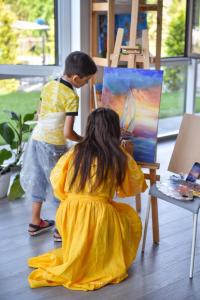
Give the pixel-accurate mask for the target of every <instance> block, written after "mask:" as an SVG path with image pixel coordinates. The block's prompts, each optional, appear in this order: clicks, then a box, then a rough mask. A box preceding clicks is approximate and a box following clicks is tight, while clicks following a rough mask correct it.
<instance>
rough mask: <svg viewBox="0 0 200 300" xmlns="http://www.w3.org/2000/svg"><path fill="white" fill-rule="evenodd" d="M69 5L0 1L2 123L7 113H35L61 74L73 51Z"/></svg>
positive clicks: (66, 1)
mask: <svg viewBox="0 0 200 300" xmlns="http://www.w3.org/2000/svg"><path fill="white" fill-rule="evenodd" d="M70 3H71V0H55V1H54V0H46V1H39V0H34V1H32V2H31V1H29V0H16V1H13V0H4V1H0V123H1V122H4V121H6V120H7V119H8V115H7V114H6V113H5V112H4V111H5V110H10V111H15V112H17V113H20V114H22V115H23V114H25V113H29V112H30V113H32V112H34V111H36V110H37V106H38V103H39V98H40V91H41V88H42V86H43V84H44V83H45V82H46V81H47V80H48V79H50V78H55V77H58V76H59V75H60V74H61V72H62V70H63V64H64V60H65V57H66V55H67V54H68V53H69V52H70V48H71V44H70V43H71V19H70V16H71V15H70V13H71V11H70ZM55 20H57V21H56V22H57V26H54V25H55ZM23 26H24V27H23ZM55 27H56V31H55ZM25 28H26V29H25ZM2 142H3V141H2V140H0V144H1V143H2Z"/></svg>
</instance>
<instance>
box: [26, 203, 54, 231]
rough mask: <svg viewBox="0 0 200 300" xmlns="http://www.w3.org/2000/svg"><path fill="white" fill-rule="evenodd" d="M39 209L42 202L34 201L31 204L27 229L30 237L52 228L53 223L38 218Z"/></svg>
mask: <svg viewBox="0 0 200 300" xmlns="http://www.w3.org/2000/svg"><path fill="white" fill-rule="evenodd" d="M41 208H42V202H36V201H34V202H33V203H32V220H31V223H30V224H29V229H28V232H29V234H30V235H37V234H39V233H41V232H43V231H46V230H48V229H51V228H52V227H54V224H55V222H54V221H53V220H42V219H41V218H40V214H41Z"/></svg>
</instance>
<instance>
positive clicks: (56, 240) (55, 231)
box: [53, 228, 62, 242]
mask: <svg viewBox="0 0 200 300" xmlns="http://www.w3.org/2000/svg"><path fill="white" fill-rule="evenodd" d="M53 239H54V242H62V238H61V236H60V234H59V232H58V229H56V228H55V229H54V234H53Z"/></svg>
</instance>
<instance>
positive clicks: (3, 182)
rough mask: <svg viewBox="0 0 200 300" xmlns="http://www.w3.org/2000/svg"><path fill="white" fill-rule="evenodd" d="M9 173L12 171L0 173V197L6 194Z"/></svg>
mask: <svg viewBox="0 0 200 300" xmlns="http://www.w3.org/2000/svg"><path fill="white" fill-rule="evenodd" d="M11 175H12V172H7V173H5V174H3V175H2V174H1V175H0V198H4V197H6V196H7V193H8V188H9V185H10V177H11Z"/></svg>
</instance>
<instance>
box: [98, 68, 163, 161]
mask: <svg viewBox="0 0 200 300" xmlns="http://www.w3.org/2000/svg"><path fill="white" fill-rule="evenodd" d="M162 81H163V71H160V70H145V69H129V68H111V67H106V68H105V69H104V77H103V90H102V99H101V101H102V104H103V106H105V107H109V108H111V109H113V110H115V111H116V112H117V113H118V114H119V117H120V126H121V131H122V136H123V137H125V138H126V139H129V140H131V141H132V142H133V145H134V153H133V156H134V158H135V160H136V161H138V162H146V163H153V162H155V161H156V147H157V131H158V118H159V109H160V99H161V91H162Z"/></svg>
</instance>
